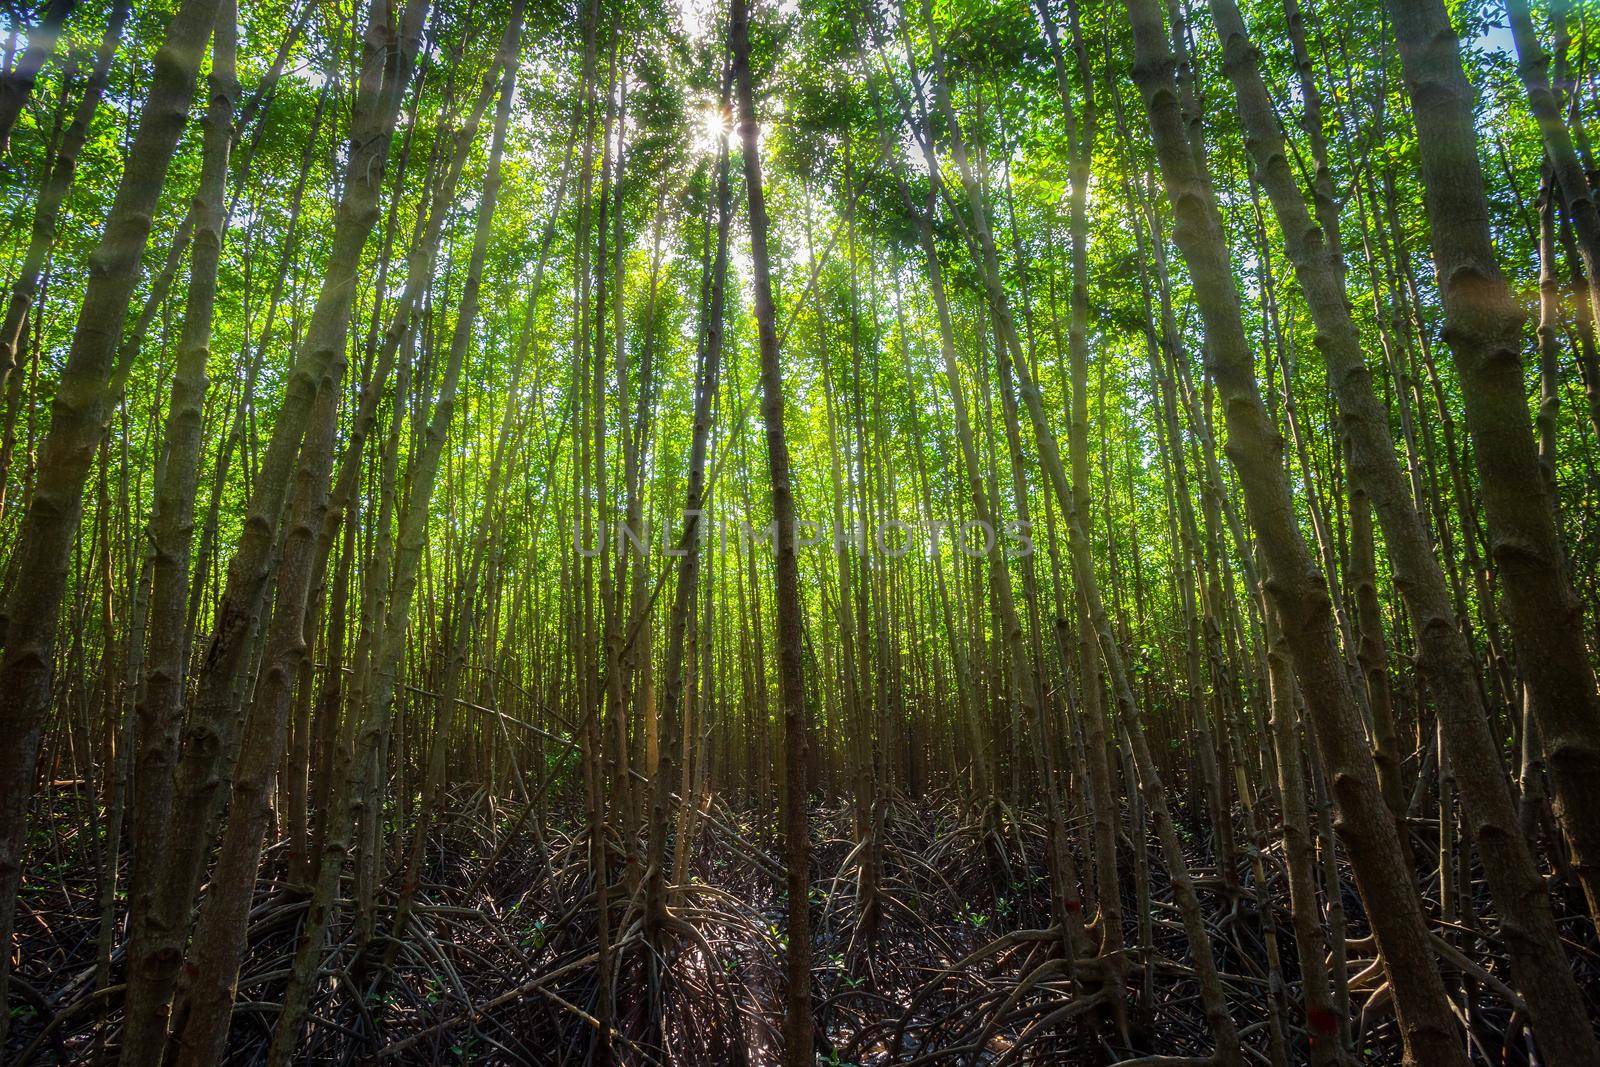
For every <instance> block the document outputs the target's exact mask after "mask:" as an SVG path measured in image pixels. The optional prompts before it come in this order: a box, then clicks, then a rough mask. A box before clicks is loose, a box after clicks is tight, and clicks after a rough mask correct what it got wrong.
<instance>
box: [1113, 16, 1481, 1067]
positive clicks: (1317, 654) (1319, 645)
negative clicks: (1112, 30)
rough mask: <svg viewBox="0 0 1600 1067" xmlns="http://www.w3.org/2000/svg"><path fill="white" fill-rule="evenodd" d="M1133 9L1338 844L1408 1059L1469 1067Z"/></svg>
mask: <svg viewBox="0 0 1600 1067" xmlns="http://www.w3.org/2000/svg"><path fill="white" fill-rule="evenodd" d="M1127 9H1128V16H1129V21H1130V22H1131V23H1132V25H1133V29H1134V50H1135V63H1134V67H1133V78H1134V81H1135V82H1136V83H1137V84H1138V85H1139V88H1140V92H1141V94H1142V95H1143V97H1144V101H1145V108H1146V110H1147V112H1148V113H1149V118H1150V130H1151V134H1152V138H1153V141H1154V143H1155V147H1156V153H1157V156H1158V158H1159V161H1160V165H1161V170H1162V174H1163V177H1164V179H1165V184H1166V189H1167V195H1168V199H1169V200H1170V201H1171V202H1172V205H1173V210H1174V230H1173V236H1174V239H1175V241H1176V243H1177V245H1178V248H1179V250H1180V252H1181V253H1182V254H1183V257H1184V260H1185V262H1186V263H1187V264H1188V267H1189V274H1190V280H1191V283H1192V284H1193V286H1194V295H1195V302H1196V304H1197V305H1198V307H1199V310H1200V313H1201V315H1202V317H1203V319H1204V321H1205V327H1206V351H1207V371H1208V372H1209V374H1210V376H1211V378H1212V379H1213V380H1214V381H1215V382H1216V383H1217V388H1218V391H1219V392H1220V393H1221V395H1222V399H1223V401H1224V404H1225V407H1224V411H1225V413H1226V416H1227V426H1228V446H1227V452H1228V457H1229V459H1230V460H1232V462H1233V465H1234V468H1235V470H1236V471H1237V472H1238V474H1239V480H1240V482H1241V484H1242V487H1243V489H1244V494H1245V504H1246V508H1247V511H1248V512H1249V516H1250V519H1251V525H1252V526H1254V527H1255V529H1256V532H1257V534H1258V536H1259V538H1260V541H1259V544H1260V546H1261V549H1262V554H1263V557H1264V559H1265V561H1266V563H1267V573H1268V579H1267V582H1266V590H1267V592H1268V593H1269V595H1270V596H1271V597H1272V600H1273V603H1274V606H1275V607H1276V608H1277V610H1278V612H1279V615H1280V617H1281V618H1282V620H1283V630H1284V636H1285V638H1286V640H1287V643H1288V648H1289V652H1290V655H1291V657H1292V660H1293V663H1294V667H1295V673H1296V674H1297V675H1298V677H1299V681H1300V686H1301V689H1302V691H1303V692H1305V694H1306V698H1307V701H1308V703H1310V705H1311V708H1312V717H1313V725H1314V727H1315V729H1316V731H1317V735H1318V740H1319V742H1320V747H1321V749H1322V751H1323V755H1324V757H1325V758H1326V759H1327V760H1328V763H1329V768H1330V771H1331V773H1332V776H1333V784H1334V788H1335V791H1336V795H1337V799H1338V802H1339V813H1340V828H1341V832H1342V836H1343V838H1344V840H1345V842H1346V844H1347V846H1348V848H1349V851H1350V858H1351V861H1352V863H1353V864H1354V865H1355V868H1356V871H1357V878H1358V881H1359V882H1360V885H1361V889H1362V893H1363V896H1364V897H1365V898H1366V901H1367V913H1368V916H1369V918H1370V919H1371V921H1372V923H1373V928H1374V932H1375V934H1376V935H1377V939H1378V944H1379V946H1380V947H1381V949H1382V951H1383V955H1384V960H1385V963H1386V965H1387V967H1388V969H1389V975H1390V978H1391V981H1392V983H1393V986H1394V990H1395V1003H1396V1007H1397V1014H1398V1016H1399V1019H1400V1024H1401V1034H1402V1037H1403V1040H1404V1042H1405V1047H1406V1055H1407V1057H1408V1058H1409V1059H1410V1060H1411V1061H1414V1062H1419V1063H1427V1064H1430V1065H1432V1064H1439V1065H1441V1067H1442V1065H1446V1064H1459V1065H1461V1067H1465V1064H1466V1058H1465V1055H1464V1054H1463V1052H1462V1050H1461V1045H1460V1042H1459V1040H1458V1037H1457V1033H1456V1024H1455V1020H1454V1017H1453V1015H1452V1013H1451V1011H1450V1006H1449V1002H1448V999H1447V998H1446V996H1445V990H1444V984H1443V982H1442V980H1441V979H1440V977H1439V971H1438V968H1437V966H1436V965H1435V963H1434V960H1433V949H1432V945H1431V944H1430V942H1429V934H1428V930H1427V926H1426V922H1425V918H1424V916H1423V914H1422V909H1421V905H1420V901H1419V900H1418V899H1417V895H1416V893H1415V891H1414V890H1413V889H1412V887H1411V885H1410V884H1409V882H1408V881H1406V880H1403V879H1396V878H1395V877H1394V872H1395V871H1398V870H1404V869H1405V861H1404V858H1403V852H1402V850H1401V848H1400V840H1399V836H1398V834H1397V833H1396V830H1395V826H1394V822H1393V820H1392V819H1391V818H1390V816H1389V812H1388V809H1387V807H1386V806H1385V805H1384V803H1383V799H1382V795H1381V793H1380V792H1379V790H1378V782H1377V775H1376V772H1375V771H1374V769H1373V765H1372V758H1371V750H1370V748H1369V747H1368V744H1367V739H1366V732H1365V728H1364V726H1363V724H1362V719H1361V714H1360V711H1359V709H1358V706H1357V704H1356V699H1355V695H1354V693H1353V692H1352V691H1351V688H1350V678H1349V675H1348V674H1347V673H1346V671H1345V665H1344V663H1343V661H1342V660H1341V658H1340V656H1339V653H1338V649H1337V644H1336V634H1335V632H1334V621H1333V614H1332V611H1331V608H1330V605H1329V603H1328V593H1327V588H1326V585H1325V583H1324V582H1323V580H1322V576H1321V575H1320V574H1319V573H1318V570H1317V567H1316V565H1315V563H1314V562H1313V560H1312V558H1311V555H1310V553H1309V552H1308V551H1307V549H1306V544H1305V540H1304V537H1303V535H1302V534H1301V531H1300V527H1299V524H1298V521H1297V519H1296V517H1295V508H1294V503H1293V499H1292V497H1291V495H1290V492H1289V485H1288V481H1287V478H1286V477H1285V475H1284V471H1283V468H1282V466H1281V463H1280V456H1281V454H1282V448H1283V440H1282V438H1281V437H1280V436H1279V435H1278V433H1277V431H1276V429H1275V428H1274V427H1273V426H1272V424H1271V422H1270V420H1269V418H1268V416H1267V412H1266V408H1265V405H1264V404H1263V403H1262V400H1261V394H1260V392H1259V389H1258V386H1257V383H1256V379H1255V367H1254V363H1255V360H1254V356H1253V354H1252V352H1251V350H1250V346H1249V342H1248V340H1247V339H1246V336H1245V331H1244V324H1243V321H1242V317H1241V313H1240V308H1239V294H1238V292H1237V290H1236V289H1235V288H1234V282H1233V274H1232V270H1231V265H1230V263H1229V254H1228V248H1227V241H1226V237H1225V235H1224V231H1223V228H1222V220H1221V216H1220V213H1219V212H1218V209H1217V205H1216V200H1215V197H1214V194H1213V192H1212V189H1211V183H1210V180H1209V178H1208V176H1207V175H1206V174H1205V172H1203V171H1202V170H1200V169H1199V164H1198V162H1197V159H1196V156H1197V152H1196V146H1195V145H1194V144H1193V143H1192V142H1191V140H1190V135H1189V134H1188V133H1187V132H1186V131H1185V130H1184V128H1183V116H1182V115H1181V113H1180V112H1179V108H1178V102H1177V101H1178V90H1177V86H1176V84H1175V81H1174V77H1173V69H1174V61H1173V58H1172V53H1171V51H1170V49H1169V47H1168V45H1167V38H1166V34H1165V32H1164V31H1163V26H1162V18H1161V13H1160V11H1159V9H1158V8H1157V7H1156V5H1155V3H1154V0H1127Z"/></svg>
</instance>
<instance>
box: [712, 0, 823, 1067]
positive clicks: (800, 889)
mask: <svg viewBox="0 0 1600 1067" xmlns="http://www.w3.org/2000/svg"><path fill="white" fill-rule="evenodd" d="M728 27H729V28H728V45H729V49H730V51H731V52H732V53H733V73H734V85H735V89H736V92H737V94H738V103H739V112H738V132H739V139H740V140H741V141H742V142H743V148H744V183H745V195H746V197H747V198H748V200H749V208H750V260H751V270H752V277H753V281H754V287H755V312H756V333H757V337H758V340H759V346H760V352H761V397H762V400H761V419H762V422H763V423H764V424H765V426H766V435H767V468H768V471H769V472H770V476H771V479H772V520H773V525H774V526H775V528H776V531H777V553H776V558H775V559H774V562H773V572H774V578H775V582H776V594H777V609H776V610H777V616H778V620H777V621H778V695H779V698H780V700H781V702H782V707H783V738H784V761H785V762H784V765H785V768H786V773H785V776H784V800H783V828H784V867H785V879H786V885H787V890H788V902H787V909H788V922H787V930H786V932H787V936H788V939H789V947H788V953H787V984H786V987H785V990H784V1015H783V1040H784V1047H783V1062H784V1064H785V1065H786V1067H811V1065H812V1061H813V1060H814V1059H815V1057H814V1055H813V1053H812V1047H813V1034H812V1023H811V915H810V910H811V899H810V885H811V842H810V836H809V835H810V829H809V826H808V819H807V812H806V805H807V803H808V800H809V798H808V791H807V788H806V763H807V759H808V747H809V744H810V739H809V736H808V734H809V723H808V721H807V714H806V692H805V677H804V674H803V652H802V648H801V628H800V627H801V616H800V562H799V559H798V556H797V554H796V548H797V545H796V539H797V534H798V530H797V528H796V526H795V507H794V486H793V482H792V475H791V473H790V470H789V439H788V435H787V433H786V432H785V430H784V415H783V370H782V367H781V366H780V364H779V361H778V324H777V312H776V309H775V308H774V307H773V303H772V278H771V267H770V264H769V260H768V257H767V203H766V195H765V192H764V190H763V189H762V185H761V147H760V144H759V142H758V140H757V125H756V105H755V84H754V78H753V76H752V74H751V72H750V13H749V8H748V5H747V2H746V0H733V7H732V9H731V11H730V13H729V16H728Z"/></svg>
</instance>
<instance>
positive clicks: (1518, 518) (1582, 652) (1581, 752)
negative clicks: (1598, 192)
mask: <svg viewBox="0 0 1600 1067" xmlns="http://www.w3.org/2000/svg"><path fill="white" fill-rule="evenodd" d="M1512 2H1513V3H1515V2H1516V0H1512ZM1387 6H1388V8H1389V11H1390V16H1391V18H1392V19H1393V20H1394V28H1395V35H1396V37H1397V38H1398V40H1399V42H1400V59H1401V62H1402V65H1403V68H1404V71H1405V81H1406V88H1407V90H1408V91H1409V92H1410V94H1411V99H1412V108H1413V112H1414V114H1415V116H1416V124H1417V145H1418V151H1419V154H1420V155H1421V159H1422V184H1423V194H1424V195H1423V202H1424V204H1425V206H1426V208H1427V212H1428V218H1429V220H1430V222H1431V223H1432V230H1433V257H1434V264H1435V267H1436V268H1437V270H1438V275H1439V298H1440V302H1441V303H1442V304H1443V306H1444V330H1443V336H1444V338H1445V340H1446V341H1447V342H1448V343H1449V345H1450V350H1451V353H1452V354H1453V355H1454V357H1455V363H1456V370H1457V373H1458V374H1459V375H1460V377H1461V392H1462V399H1463V401H1464V403H1465V407H1466V417H1467V432H1468V433H1469V435H1470V436H1471V438H1472V444H1473V456H1474V458H1475V460H1476V462H1477V467H1478V478H1479V481H1480V483H1481V485H1482V493H1483V506H1484V511H1485V512H1486V515H1487V519H1488V533H1489V552H1490V556H1491V558H1492V559H1493V561H1494V563H1495V566H1496V568H1497V570H1498V573H1499V577H1500V580H1501V587H1502V589H1503V591H1504V596H1503V600H1504V603H1505V611H1506V616H1507V619H1508V621H1509V622H1510V624H1511V631H1512V638H1513V641H1514V643H1515V646H1516V651H1517V661H1518V667H1519V668H1520V669H1521V671H1522V673H1523V675H1524V676H1525V677H1526V679H1527V683H1528V687H1529V689H1530V691H1531V693H1532V698H1533V708H1534V714H1535V718H1536V720H1537V721H1538V724H1539V728H1540V733H1541V734H1542V736H1543V739H1544V744H1545V751H1546V756H1547V759H1548V762H1549V766H1550V777H1551V783H1552V785H1553V786H1554V789H1555V799H1556V815H1557V817H1558V818H1559V820H1560V822H1561V828H1562V830H1563V832H1564V833H1565V834H1566V836H1567V840H1568V842H1569V843H1570V845H1571V846H1572V866H1573V870H1574V871H1575V872H1576V873H1577V875H1578V878H1579V880H1580V881H1581V882H1582V884H1583V887H1584V893H1585V895H1586V896H1587V897H1588V902H1589V913H1590V916H1591V918H1595V919H1597V920H1600V693H1597V691H1596V689H1595V675H1594V669H1593V667H1592V665H1591V663H1590V661H1589V655H1588V650H1587V648H1586V647H1585V645H1584V627H1583V612H1582V609H1581V608H1580V607H1579V605H1578V600H1577V597H1576V596H1575V595H1574V593H1573V591H1572V587H1571V585H1570V584H1569V582H1568V581H1567V578H1566V575H1565V574H1564V571H1563V567H1564V563H1563V560H1564V553H1563V550H1562V545H1561V538H1560V534H1559V532H1558V531H1557V529H1556V524H1555V515H1554V511H1553V509H1552V501H1551V500H1550V497H1549V494H1548V493H1547V492H1546V491H1545V488H1544V481H1543V479H1542V478H1541V477H1540V475H1539V458H1538V452H1537V449H1536V447H1535V445H1534V439H1533V430H1532V426H1531V420H1530V419H1529V417H1528V403H1527V398H1526V395H1525V393H1524V389H1523V377H1522V359H1521V352H1522V333H1523V319H1524V316H1523V312H1522V309H1521V307H1520V306H1519V305H1518V303H1517V301H1516V299H1515V298H1514V297H1513V296H1512V294H1511V291H1510V289H1509V288H1508V287H1507V285H1506V280H1505V276H1504V275H1503V274H1502V273H1501V272H1500V266H1499V263H1498V262H1497V260H1496V256H1495V249H1494V242H1493V240H1492V238H1491V237H1490V233H1489V214H1488V203H1487V200H1486V197H1485V193H1484V181H1483V173H1482V170H1481V169H1480V165H1479V162H1478V155H1477V128H1476V118H1475V115H1474V108H1473V93H1472V87H1471V85H1469V84H1468V82H1467V79H1466V75H1465V73H1464V72H1463V71H1462V68H1461V55H1460V45H1459V42H1458V40H1457V38H1456V34H1455V30H1454V28H1453V27H1452V26H1451V25H1450V18H1449V15H1448V13H1447V12H1446V11H1445V7H1444V4H1443V3H1442V0H1406V2H1404V3H1401V2H1399V0H1389V2H1388V5H1387ZM1519 21H1520V20H1519ZM1513 28H1514V29H1515V26H1514V27H1513ZM1519 44H1520V45H1521V46H1522V47H1523V48H1524V50H1526V48H1527V42H1526V41H1522V40H1519ZM1527 58H1530V57H1525V59H1527ZM1535 95H1537V94H1535ZM1541 128H1542V129H1543V130H1544V132H1545V135H1546V138H1547V148H1548V147H1549V141H1548V139H1549V138H1550V136H1551V135H1552V134H1554V133H1556V132H1557V131H1556V130H1555V129H1554V128H1553V127H1550V126H1548V125H1546V124H1544V123H1541ZM1558 147H1559V146H1558ZM1552 162H1554V163H1556V164H1557V177H1558V180H1560V183H1561V185H1562V188H1563V191H1564V193H1565V194H1566V196H1567V201H1568V208H1569V210H1570V209H1573V208H1575V207H1577V206H1578V204H1581V203H1583V202H1589V204H1590V206H1589V211H1588V217H1590V218H1591V219H1594V218H1595V217H1596V216H1595V214H1594V211H1595V209H1594V205H1593V203H1592V201H1586V199H1585V200H1583V201H1578V202H1577V203H1575V202H1574V197H1575V196H1578V195H1583V194H1584V190H1585V189H1587V186H1586V185H1585V186H1584V189H1573V190H1568V189H1567V180H1568V179H1567V178H1565V177H1563V176H1562V175H1561V173H1560V163H1561V161H1560V160H1559V159H1555V158H1552ZM1580 180H1581V179H1580ZM1597 230H1600V227H1597ZM1588 269H1589V278H1590V282H1591V284H1593V283H1594V280H1595V279H1596V278H1597V277H1600V274H1597V273H1596V271H1597V269H1600V263H1597V264H1593V265H1590V266H1589V268H1588Z"/></svg>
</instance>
